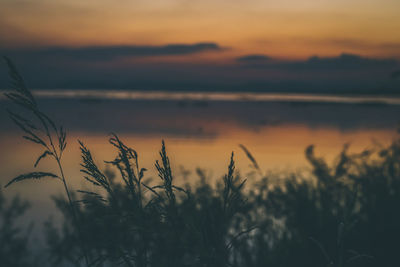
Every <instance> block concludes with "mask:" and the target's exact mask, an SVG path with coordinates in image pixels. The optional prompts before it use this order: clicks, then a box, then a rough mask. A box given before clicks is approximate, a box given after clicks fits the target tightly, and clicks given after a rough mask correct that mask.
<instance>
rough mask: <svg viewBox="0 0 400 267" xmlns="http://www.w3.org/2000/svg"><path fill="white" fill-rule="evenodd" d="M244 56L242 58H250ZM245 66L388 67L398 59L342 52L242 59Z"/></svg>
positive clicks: (300, 67) (335, 68)
mask: <svg viewBox="0 0 400 267" xmlns="http://www.w3.org/2000/svg"><path fill="white" fill-rule="evenodd" d="M251 57H252V56H251V55H249V56H244V57H242V58H250V59H251ZM240 62H242V63H243V62H244V63H246V66H247V67H252V68H267V69H280V70H288V71H291V70H305V71H309V70H313V71H320V70H325V71H327V70H348V69H352V70H361V69H371V68H388V67H395V66H397V65H398V63H399V62H398V61H397V60H396V59H392V58H367V57H363V56H360V55H355V54H348V53H342V54H340V55H339V56H336V57H319V56H312V57H310V58H308V59H306V60H298V61H268V60H265V61H259V60H242V61H240Z"/></svg>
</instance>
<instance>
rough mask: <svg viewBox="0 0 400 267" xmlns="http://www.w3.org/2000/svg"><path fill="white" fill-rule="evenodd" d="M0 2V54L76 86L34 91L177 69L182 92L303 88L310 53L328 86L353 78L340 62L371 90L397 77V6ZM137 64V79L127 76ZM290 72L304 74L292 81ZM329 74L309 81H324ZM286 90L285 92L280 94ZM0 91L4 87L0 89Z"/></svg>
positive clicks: (256, 1)
mask: <svg viewBox="0 0 400 267" xmlns="http://www.w3.org/2000/svg"><path fill="white" fill-rule="evenodd" d="M0 3H1V4H0V5H1V8H0V52H1V53H2V54H3V55H7V56H9V57H11V58H14V59H15V61H16V63H17V64H20V65H23V66H24V67H25V69H26V70H27V71H29V72H31V68H30V67H29V66H30V64H33V63H35V64H36V67H37V66H38V65H40V66H43V68H45V69H50V70H53V71H56V70H54V64H55V62H57V68H58V73H55V74H54V75H51V76H53V77H54V76H55V75H56V76H60V75H61V74H60V72H65V71H68V72H69V73H70V76H69V77H68V79H71V78H72V79H74V80H76V81H74V82H70V84H68V83H67V82H65V80H66V79H67V77H66V76H63V77H58V78H57V79H56V78H54V82H52V81H48V83H46V84H44V83H43V82H41V83H40V82H37V81H35V80H33V85H34V86H36V87H98V86H99V84H104V83H103V82H104V81H103V80H101V81H100V80H98V78H96V79H89V80H90V81H85V82H83V81H82V78H81V77H77V76H79V75H78V74H81V73H85V75H88V76H86V77H90V76H91V75H93V77H95V76H103V75H101V74H103V73H105V72H108V73H110V76H111V77H110V78H112V77H114V78H116V76H118V78H120V79H122V80H124V79H125V77H126V76H127V74H126V75H125V76H123V78H121V77H120V76H119V75H117V74H112V72H113V71H115V70H116V69H118V73H120V74H121V73H130V74H132V75H133V76H138V77H139V76H140V77H141V78H142V77H144V76H146V75H147V76H149V77H150V76H151V77H152V80H153V81H152V82H153V83H154V77H157V79H156V80H157V81H158V82H161V83H164V84H165V82H168V81H171V79H172V80H173V82H171V85H170V86H171V87H174V86H175V84H176V83H175V80H176V79H177V78H178V77H176V78H174V77H175V76H176V75H175V74H174V73H176V72H180V71H181V70H184V71H185V72H186V73H187V75H185V76H186V78H187V79H188V82H187V83H186V86H192V85H193V84H198V83H197V81H202V82H204V81H206V83H207V86H211V87H212V86H216V85H217V84H218V86H219V87H221V84H222V83H223V82H222V81H221V80H220V79H223V77H225V78H229V79H230V78H231V77H235V78H234V79H237V80H236V82H237V83H240V84H249V81H252V82H253V83H254V82H257V84H258V85H260V87H263V86H264V87H268V86H267V85H265V83H271V82H272V83H273V85H269V87H273V86H276V84H277V83H279V84H280V85H281V84H282V81H284V82H286V83H290V84H292V83H295V84H296V86H298V87H301V88H304V87H305V86H308V85H307V84H308V83H307V82H306V83H305V84H299V82H300V83H301V82H304V79H307V78H310V77H315V72H312V71H311V72H310V71H307V70H308V69H309V67H310V61H312V59H315V56H317V58H316V59H317V61H318V62H317V64H314V63H316V62H315V61H313V62H311V65H312V64H314V65H313V66H312V68H313V69H319V68H320V67H319V66H320V65H322V66H326V64H328V66H331V67H329V68H330V69H332V66H333V67H334V68H335V73H334V75H336V76H335V79H334V80H335V81H339V80H340V81H341V82H342V83H344V82H346V83H347V82H348V81H349V80H352V81H354V79H352V78H351V77H347V76H346V74H343V73H338V72H343V67H344V69H347V68H348V63H349V62H350V63H351V64H352V66H351V68H352V69H353V70H354V62H356V64H355V65H357V66H356V67H357V70H356V71H355V73H354V75H353V77H355V78H360V76H363V75H365V73H366V72H360V69H363V68H365V66H366V65H368V66H370V67H369V70H368V73H370V74H371V73H373V74H374V75H373V76H374V77H377V79H378V78H379V82H375V83H373V86H375V87H374V88H378V87H385V86H386V87H391V86H392V85H387V83H391V82H386V81H383V80H385V79H389V78H388V77H390V75H391V74H392V73H396V71H397V69H398V65H399V64H398V62H397V61H398V60H399V59H400V28H399V25H400V16H399V15H398V14H399V11H400V1H398V0H350V1H349V0H347V1H345V0H335V1H328V0H319V1H316V0H281V1H262V0H247V1H244V0H231V1H221V0H214V1H210V0H203V1H189V0H154V1H144V0H140V1H139V0H132V1H129V0H119V1H115V0H114V1H111V0H88V1H78V0H69V1H64V0H58V1H54V0H0ZM341 55H342V56H341ZM343 55H344V56H343ZM346 56H347V57H346ZM38 58H40V59H41V60H37V59H38ZM38 61H39V62H38ZM49 61H51V62H52V63H49ZM77 61H79V64H78V62H77ZM357 62H358V63H357ZM365 63H366V64H365ZM375 63H378V64H375ZM106 64H107V66H106ZM138 64H141V69H142V71H143V73H138V70H135V69H136V66H137V65H138ZM293 64H294V65H293ZM299 64H300V65H299ZM78 65H79V66H78ZM238 65H239V66H238ZM243 65H245V66H244V67H243ZM372 65H373V66H372ZM77 66H78V67H79V69H81V70H84V71H79V72H78V73H77V75H74V74H73V72H71V69H73V70H74V69H76V68H77ZM382 66H384V68H382ZM358 67H360V68H358ZM32 68H33V66H32ZM43 68H42V69H43ZM33 69H35V68H33ZM100 69H101V70H100ZM250 69H251V70H250ZM261 69H263V70H262V71H261ZM293 69H295V70H299V69H301V70H302V71H305V72H304V73H300V74H299V73H298V72H297V73H296V72H295V71H294V70H293ZM371 69H374V71H371ZM128 70H129V71H128ZM171 70H173V71H172V72H173V73H169V74H168V75H167V74H165V75H166V76H168V77H169V78H168V79H167V78H165V77H164V76H165V75H164V76H163V75H158V74H159V73H165V71H167V72H168V71H169V72H171ZM110 71H111V72H110ZM345 72H346V73H347V71H345ZM150 73H151V75H150ZM240 73H241V74H240ZM331 74H332V73H327V72H325V73H323V74H321V75H320V74H318V75H317V76H318V78H321V79H324V81H327V80H326V77H327V76H330V77H332V75H331ZM27 75H31V74H27ZM43 75H45V74H43V73H36V72H35V75H33V74H32V76H35V77H38V76H40V77H42V76H43ZM121 75H122V74H121ZM154 75H156V76H154ZM178 76H179V75H178ZM214 76H217V77H214ZM239 76H240V77H241V78H240V77H239ZM345 76H346V77H345ZM368 76H369V75H368ZM394 76H396V75H394ZM171 77H172V78H171ZM149 79H150V78H148V79H145V78H143V80H141V81H140V82H139V83H133V82H132V81H130V80H129V79H127V80H126V81H125V82H123V83H122V84H118V83H112V82H111V83H110V87H116V86H117V87H118V86H119V87H138V86H139V87H143V86H144V87H146V84H148V83H147V82H148V80H149ZM2 80H3V78H2V76H0V81H2ZM167 80H168V81H167ZM136 81H137V79H136ZM382 81H383V82H382ZM382 83H384V85H383V84H382ZM290 84H288V85H287V86H284V87H285V88H286V87H287V88H289V87H291V86H292V85H290ZM348 84H349V83H348ZM368 84H370V82H368ZM1 85H2V87H4V85H3V82H1ZM154 86H155V85H154ZM154 86H153V85H152V86H149V87H152V88H153V87H154ZM177 86H178V85H177ZM180 86H182V87H184V85H180ZM226 86H227V87H229V86H230V84H226ZM313 86H315V87H318V86H321V85H320V84H318V85H317V84H314V85H312V86H311V87H313ZM357 86H358V87H360V88H361V87H363V86H364V85H363V84H359V85H357ZM106 87H107V86H106ZM155 87H157V86H155ZM178 87H179V86H178ZM351 88H354V86H351ZM278 89H279V88H278ZM358 89H359V88H358ZM358 89H357V90H358ZM359 90H361V89H359ZM371 90H375V89H371Z"/></svg>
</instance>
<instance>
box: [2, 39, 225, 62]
mask: <svg viewBox="0 0 400 267" xmlns="http://www.w3.org/2000/svg"><path fill="white" fill-rule="evenodd" d="M221 50H223V49H222V48H221V47H220V46H219V45H218V44H216V43H195V44H168V45H162V46H150V45H142V46H140V45H124V46H87V47H46V48H32V49H29V48H20V49H4V50H3V51H1V50H0V52H1V53H2V54H4V55H7V56H9V57H23V58H25V59H43V58H53V59H54V58H57V59H59V58H63V59H70V60H80V61H82V60H83V61H109V60H113V59H117V58H122V57H151V56H171V55H188V54H195V53H199V52H205V51H221Z"/></svg>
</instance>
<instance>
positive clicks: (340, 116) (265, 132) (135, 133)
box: [0, 90, 400, 224]
mask: <svg viewBox="0 0 400 267" xmlns="http://www.w3.org/2000/svg"><path fill="white" fill-rule="evenodd" d="M35 94H36V96H37V97H38V99H39V102H40V105H41V107H42V108H43V110H45V111H46V112H48V113H49V114H51V116H52V118H54V119H55V120H56V121H57V122H59V123H61V124H62V125H64V126H65V128H66V129H67V131H68V132H67V135H68V146H67V150H68V151H67V152H66V154H65V158H64V164H65V166H66V174H67V176H68V178H69V181H70V184H71V185H72V186H73V188H74V189H84V188H88V187H89V188H91V186H90V185H88V184H87V183H84V182H83V179H82V175H80V173H79V169H80V166H79V163H80V158H79V151H78V143H77V140H78V139H80V140H82V141H83V142H84V143H85V144H86V145H87V146H88V147H89V148H90V149H91V150H92V152H93V154H94V156H95V159H96V160H97V162H98V163H99V165H100V166H102V165H103V160H110V159H112V158H113V155H114V153H115V151H114V149H113V147H112V146H111V145H109V144H108V142H107V139H108V135H109V133H111V132H115V133H117V134H119V135H120V137H121V138H122V139H123V140H124V141H125V142H126V143H127V144H128V145H129V146H131V147H132V148H134V149H135V150H136V151H137V152H138V153H139V157H140V162H141V164H142V167H145V168H147V169H149V172H148V175H149V176H152V177H154V178H156V175H155V171H154V161H155V160H156V159H157V158H158V150H159V149H160V146H161V140H162V139H164V140H165V141H166V144H167V151H168V152H169V155H170V158H171V161H172V165H173V167H174V168H173V171H174V172H175V174H176V175H177V176H178V177H177V179H178V180H179V181H182V180H183V175H182V173H183V172H186V171H191V172H193V171H194V170H195V168H196V167H201V168H204V169H206V170H207V173H208V174H209V176H210V179H214V180H215V179H218V178H219V177H220V176H222V175H223V174H224V171H225V169H226V167H227V164H228V160H229V156H230V153H231V151H234V152H235V155H236V160H237V166H238V167H237V168H238V169H239V170H240V171H241V172H242V173H246V172H248V171H249V168H248V165H249V162H248V160H247V159H246V157H245V155H244V153H243V152H242V151H241V150H240V148H239V146H238V145H239V144H244V145H245V146H246V147H247V148H248V149H249V150H250V151H251V152H252V154H253V155H254V157H255V158H256V159H257V161H258V163H259V165H260V166H261V167H262V168H263V169H264V170H275V171H279V170H296V169H299V168H305V167H307V163H306V161H305V159H304V156H303V155H304V149H305V148H306V146H308V145H310V144H314V145H315V146H316V151H317V153H318V154H319V155H321V156H324V157H326V158H327V159H328V160H329V161H332V160H333V159H334V157H335V155H336V154H337V153H338V152H339V151H340V150H341V147H342V146H343V144H345V143H350V144H351V150H352V151H355V152H357V151H361V150H362V149H364V148H367V147H371V146H372V145H373V143H374V142H380V143H389V142H390V141H391V140H393V138H395V136H396V128H397V126H398V123H399V121H400V116H399V115H400V99H399V98H393V97H349V96H346V97H340V96H317V95H306V96H305V95H278V94H235V93H231V94H220V93H214V94H213V93H190V94H184V93H159V92H152V93H144V92H126V91H66V90H62V91H61V90H52V91H36V93H35ZM0 103H1V110H0V123H1V125H2V126H1V128H0V147H1V152H2V153H0V166H1V168H0V184H3V185H4V184H5V183H6V182H7V181H8V180H10V178H13V177H15V176H16V175H18V174H21V173H23V172H28V171H31V170H33V162H34V161H35V159H36V157H37V156H38V155H40V154H41V150H40V149H39V148H38V147H36V146H34V145H31V144H29V143H27V142H26V141H24V140H23V139H22V138H21V132H20V131H19V130H18V129H17V127H16V126H14V125H13V124H12V123H11V122H10V120H9V119H8V117H7V113H6V111H5V108H6V107H9V106H10V103H9V102H8V101H6V100H5V99H4V98H0ZM53 168H54V164H53V162H51V161H50V160H47V161H46V160H45V161H43V162H42V164H41V166H40V167H39V168H38V170H49V169H50V170H51V169H53ZM61 190H62V187H61V184H59V183H58V182H56V181H50V180H47V181H32V182H25V183H20V184H16V185H13V186H11V187H10V188H7V189H6V190H5V192H6V194H7V195H12V194H15V193H19V194H21V195H23V196H24V197H25V198H26V199H28V200H30V201H32V209H31V210H30V211H29V214H28V216H29V217H31V218H33V219H34V220H36V221H37V223H38V224H40V222H41V221H43V220H45V219H47V217H48V216H49V215H50V214H54V216H55V217H57V216H58V215H57V212H54V205H53V203H52V201H51V200H50V199H49V196H50V195H52V194H57V193H59V192H62V191H61Z"/></svg>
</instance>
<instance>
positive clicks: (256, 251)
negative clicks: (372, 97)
mask: <svg viewBox="0 0 400 267" xmlns="http://www.w3.org/2000/svg"><path fill="white" fill-rule="evenodd" d="M7 62H8V65H9V67H10V70H11V77H12V78H13V81H14V85H15V92H13V93H9V94H8V96H9V98H10V99H11V100H12V101H13V102H14V103H16V104H17V105H19V106H20V107H21V108H22V109H24V110H26V111H28V113H29V114H31V115H32V116H33V118H34V119H36V120H37V121H38V122H37V123H34V122H33V120H31V119H28V118H26V117H23V116H21V115H19V114H18V115H17V114H16V113H14V112H11V113H10V117H11V118H12V119H13V120H14V122H15V123H16V124H17V125H18V126H19V127H20V128H21V129H22V131H23V132H24V133H25V134H26V135H25V137H24V138H25V139H28V140H29V141H31V142H34V143H36V144H38V145H40V146H42V147H43V148H44V149H45V150H44V152H43V154H42V155H41V156H40V157H39V158H38V160H37V161H36V162H35V164H34V165H35V166H36V165H37V164H38V163H39V162H40V160H41V159H42V158H43V157H46V156H51V157H53V159H55V161H56V163H57V165H58V166H59V170H60V174H59V175H56V174H53V173H47V172H32V173H29V174H25V175H21V176H18V177H16V178H14V179H12V180H11V181H10V183H8V184H7V186H8V185H11V184H13V183H15V182H19V181H22V180H25V179H36V178H38V179H41V178H44V177H46V176H47V177H49V178H53V179H60V180H61V181H62V182H63V185H64V188H65V191H66V194H65V196H58V197H53V199H54V201H55V203H56V205H57V207H58V209H59V210H60V211H61V212H62V214H63V218H64V220H63V222H62V223H63V225H62V226H60V225H55V224H54V223H53V222H51V221H49V222H48V223H47V224H46V237H47V241H48V245H49V248H50V259H49V265H50V266H61V265H63V264H70V265H73V266H79V265H80V264H82V262H84V263H85V264H86V265H87V266H135V267H136V266H140V267H144V266H146V267H153V266H160V267H161V266H199V267H200V266H210V267H214V266H215V267H217V266H218V267H220V266H221V267H223V266H238V267H239V266H337V267H344V266H387V267H389V266H399V265H400V259H399V258H398V256H397V250H398V247H399V246H398V241H399V240H400V213H399V207H400V139H398V140H394V141H393V142H392V144H390V145H389V146H386V147H385V146H376V147H375V148H374V149H371V150H365V151H363V152H361V153H358V154H351V153H349V152H348V147H349V146H348V145H345V146H344V147H343V150H342V152H341V153H340V154H339V155H338V156H337V158H336V160H335V161H334V162H333V163H332V164H328V163H327V162H326V161H325V160H324V159H323V158H320V157H318V156H317V155H316V153H315V149H314V147H313V146H309V147H308V148H306V150H305V156H306V158H307V160H308V162H309V163H310V165H311V172H310V173H308V174H298V173H281V174H279V175H280V176H281V179H280V182H279V183H277V182H276V179H274V178H275V177H273V176H272V175H264V174H263V172H262V170H261V167H260V166H259V165H258V163H257V161H256V159H255V158H254V157H253V155H252V154H251V152H250V151H249V150H248V149H247V148H246V147H245V146H243V145H241V148H242V149H243V151H244V153H245V154H246V155H247V157H248V159H249V161H250V162H251V166H252V168H253V169H254V173H253V175H256V176H257V177H256V180H255V181H253V182H252V183H249V184H247V188H246V190H245V188H244V187H245V184H246V179H245V178H244V177H242V175H240V173H239V172H238V171H236V170H235V161H234V155H233V153H232V155H231V157H230V160H229V161H228V167H227V172H226V174H225V175H224V176H223V177H222V179H220V180H218V181H217V182H216V183H215V184H210V183H208V181H207V180H206V175H205V173H204V172H203V171H202V170H200V169H199V170H197V175H198V176H199V179H198V182H197V183H196V182H193V183H190V184H187V185H185V186H181V187H179V186H177V185H176V183H175V177H176V175H175V173H174V170H173V169H172V168H171V164H170V160H169V157H168V154H167V149H166V146H165V143H164V142H162V144H161V150H160V153H159V156H160V159H159V160H158V161H157V162H156V163H155V166H154V167H155V169H156V170H157V172H158V176H159V177H158V180H157V181H152V180H150V179H148V178H146V169H145V168H143V167H142V166H141V165H140V164H139V162H140V161H139V155H138V153H137V152H136V151H135V150H134V149H133V148H131V147H129V145H127V144H126V143H124V142H123V140H121V139H120V138H119V137H118V136H117V135H116V134H113V135H111V137H110V138H109V143H110V145H111V146H113V147H114V148H115V157H114V159H113V160H111V161H104V162H105V164H106V166H107V167H106V168H105V169H104V170H103V169H101V168H99V167H98V164H97V163H96V160H95V159H94V155H92V153H91V151H90V148H88V147H87V146H86V145H85V144H84V143H83V142H81V141H79V145H80V150H81V156H82V161H81V162H82V163H81V172H82V174H83V179H85V180H86V181H87V182H88V183H90V184H92V185H94V186H95V188H97V189H98V190H94V191H88V190H78V191H72V190H70V189H69V188H68V186H67V183H66V181H67V180H66V178H65V177H64V175H63V171H62V164H61V156H62V152H63V151H64V150H65V144H66V142H65V136H66V133H65V131H64V130H62V128H60V127H56V124H55V123H54V122H53V121H52V120H50V118H48V116H47V115H45V114H43V113H41V112H40V110H39V108H38V106H37V104H36V102H35V100H34V98H33V97H32V95H31V94H30V92H29V90H27V89H26V87H25V85H24V84H23V82H22V78H21V77H20V76H19V75H18V72H17V71H16V69H15V67H14V66H13V65H12V64H11V62H10V61H7ZM3 201H4V199H3V198H1V195H0V211H2V207H3V206H2V202H3ZM8 209H9V210H10V211H13V210H16V214H20V213H21V212H22V211H23V208H21V207H20V206H19V205H16V206H15V205H14V206H12V207H11V208H8ZM0 215H1V216H0V217H1V218H8V217H9V215H8V213H1V212H0ZM6 220H7V219H6ZM8 221H9V222H10V223H9V224H10V227H13V222H12V220H8ZM10 229H11V228H10ZM1 231H2V230H1V229H0V233H3V232H4V233H5V234H6V235H10V238H9V240H11V241H10V244H14V243H15V244H17V245H16V247H17V252H15V253H16V254H14V252H13V253H8V254H7V253H3V250H1V249H0V253H3V254H1V255H6V257H5V258H3V257H2V258H0V260H1V261H2V262H1V263H2V264H3V263H7V262H13V261H18V260H21V259H19V258H18V259H17V258H15V257H20V256H19V255H20V254H18V253H28V250H29V248H27V247H26V246H23V245H21V241H20V239H19V237H18V236H16V235H15V234H14V233H15V231H14V230H4V231H3V232H1ZM9 231H10V232H9ZM0 238H2V236H0ZM0 240H2V239H0ZM22 240H24V239H22ZM19 246H21V248H20V249H19ZM84 258H85V260H86V261H84V260H83V259H84ZM4 259H5V260H4ZM24 264H25V266H26V265H28V263H24ZM10 266H11V265H10ZM16 266H22V265H16Z"/></svg>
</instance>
